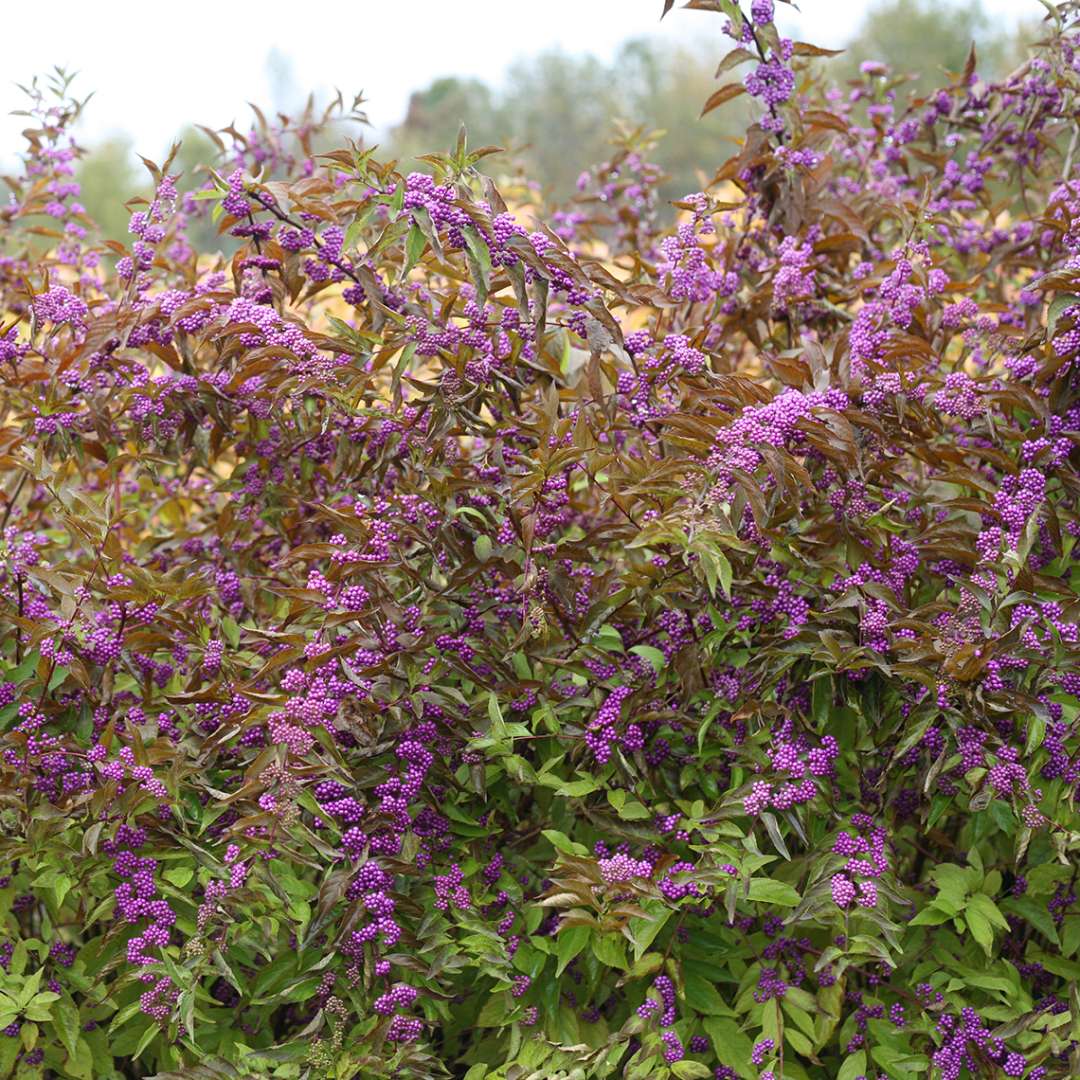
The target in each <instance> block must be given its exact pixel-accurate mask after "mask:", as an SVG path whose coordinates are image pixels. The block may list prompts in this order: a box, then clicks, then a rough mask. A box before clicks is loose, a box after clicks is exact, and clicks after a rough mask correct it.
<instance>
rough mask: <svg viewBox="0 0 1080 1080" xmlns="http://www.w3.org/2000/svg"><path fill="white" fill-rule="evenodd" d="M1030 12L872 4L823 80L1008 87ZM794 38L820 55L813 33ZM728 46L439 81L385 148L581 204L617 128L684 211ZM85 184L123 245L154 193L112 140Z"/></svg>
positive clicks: (720, 129)
mask: <svg viewBox="0 0 1080 1080" xmlns="http://www.w3.org/2000/svg"><path fill="white" fill-rule="evenodd" d="M1029 10H1030V13H1031V16H1032V17H1031V18H1030V20H1029V21H1028V22H1026V23H1023V24H1021V25H1020V26H1019V27H1018V26H1016V25H1002V24H1001V23H1000V22H998V23H995V22H994V21H993V20H991V19H990V18H989V17H988V16H987V15H986V13H985V11H984V10H983V8H982V7H981V4H980V2H979V0H966V2H964V3H959V2H953V3H946V2H942V0H878V2H877V3H876V4H874V5H873V6H872V7H871V8H870V9H869V10H868V12H867V14H866V17H865V18H864V20H863V22H862V24H861V26H860V28H859V29H858V31H857V32H856V34H855V36H854V37H853V38H852V39H851V41H850V42H849V43H848V45H847V47H846V51H845V53H844V54H843V55H842V56H840V57H837V58H835V59H834V60H830V61H828V62H827V63H828V66H827V69H826V73H827V76H828V78H829V79H830V80H834V81H837V82H842V81H843V80H845V79H847V78H850V77H851V76H852V75H853V74H854V72H855V71H856V70H857V68H858V65H859V63H861V62H862V61H864V60H880V61H884V62H885V63H887V64H889V65H890V67H892V68H893V70H894V71H895V72H898V73H907V74H910V75H911V76H912V82H911V85H912V88H913V89H914V90H915V91H918V90H920V89H923V88H925V87H926V86H929V85H931V84H933V83H935V82H937V81H938V80H939V79H940V76H941V73H942V71H945V70H947V71H952V72H956V71H959V70H961V69H962V68H963V66H964V62H965V60H966V59H967V56H968V51H969V49H970V47H971V45H972V43H974V44H975V46H976V49H977V53H978V58H979V64H978V70H979V73H980V74H981V75H982V76H984V77H996V76H1000V75H1003V74H1005V73H1007V72H1008V71H1009V70H1011V69H1012V68H1013V67H1014V66H1015V65H1016V64H1017V63H1019V62H1020V59H1021V58H1022V56H1023V52H1024V45H1025V42H1026V41H1027V40H1030V39H1032V38H1034V37H1036V36H1038V33H1039V16H1038V12H1039V7H1038V5H1037V4H1035V3H1034V0H1032V3H1031V4H1030V9H1029ZM703 25H704V24H703ZM795 35H796V36H797V37H802V38H806V39H809V40H811V41H812V40H813V38H814V35H813V28H812V25H811V26H810V27H806V26H803V27H802V28H801V30H795ZM730 46H731V42H730V40H729V39H727V38H725V37H723V36H722V35H721V34H719V33H718V32H717V31H713V30H712V28H711V27H710V28H709V31H708V33H707V34H703V36H702V39H701V40H700V41H698V42H695V43H694V44H693V45H692V46H686V45H684V46H670V45H667V44H664V43H660V42H657V41H655V40H650V39H647V38H643V39H639V40H632V41H628V42H627V43H626V44H625V45H623V46H622V48H621V49H620V50H619V52H618V53H617V54H616V56H615V57H614V59H613V60H612V61H611V62H610V63H604V62H601V61H599V60H597V59H596V58H595V57H591V56H588V55H568V54H566V53H562V52H557V51H552V52H545V53H541V54H539V55H537V56H534V57H530V58H528V59H526V60H522V61H519V62H518V63H517V64H515V65H514V66H513V67H511V68H510V70H509V71H508V73H507V75H506V78H505V80H504V81H503V83H502V85H500V86H492V85H489V84H488V83H485V82H483V81H481V80H479V79H475V78H460V77H456V76H450V77H442V78H436V79H435V80H434V81H433V82H431V83H430V84H429V85H428V86H427V87H425V88H423V89H420V90H417V91H416V92H415V93H414V94H413V95H412V98H411V100H410V102H409V106H408V110H407V112H406V115H405V117H404V118H403V119H402V121H401V122H400V123H399V124H398V125H397V126H396V127H394V128H393V129H391V130H390V132H388V133H387V136H386V137H385V138H384V139H382V140H381V141H382V145H383V148H384V150H386V151H387V152H388V153H389V154H391V155H393V156H395V157H397V158H399V159H400V161H401V162H402V166H403V167H404V168H406V169H411V168H415V167H422V165H420V163H418V162H416V161H415V160H413V159H415V157H416V156H417V155H418V154H423V153H430V152H432V151H435V150H441V149H448V148H450V147H451V146H452V145H453V143H454V141H455V139H456V137H457V133H458V129H459V127H460V125H461V124H462V123H463V122H464V123H465V124H466V126H467V128H468V132H469V143H470V145H472V146H481V145H485V144H495V145H498V146H501V147H504V148H505V153H504V154H503V155H501V161H500V164H499V165H496V161H498V160H499V159H494V158H489V159H487V161H488V166H489V167H492V166H493V165H495V167H500V166H501V168H502V169H503V170H505V171H507V172H510V171H520V172H522V173H523V175H525V176H528V177H530V178H532V179H534V180H537V181H539V182H540V184H541V186H542V187H543V188H544V189H545V191H546V192H547V193H549V194H551V195H553V196H555V197H563V196H566V195H568V194H570V193H571V192H572V191H573V189H574V184H575V181H576V179H577V176H578V174H579V171H580V170H581V169H582V168H583V167H585V166H587V165H589V164H592V163H594V162H597V161H601V160H603V159H604V158H606V157H607V156H609V154H610V150H611V147H610V143H609V139H610V137H611V134H612V128H613V122H614V121H616V120H621V121H624V122H626V123H627V124H629V125H631V126H634V127H636V126H644V127H646V128H647V129H649V130H657V131H661V132H663V136H662V138H661V139H660V142H659V145H658V146H657V149H656V151H655V153H654V155H653V156H654V159H655V160H656V161H657V162H658V163H659V164H660V165H661V166H662V167H663V168H664V170H665V172H666V173H667V174H668V176H669V179H668V181H667V182H666V184H665V186H664V188H663V189H662V193H663V194H664V195H665V196H666V197H668V198H673V199H677V198H680V197H681V196H682V195H684V194H686V193H687V192H690V191H696V190H699V189H700V188H701V187H702V186H703V185H704V183H705V182H707V180H708V179H709V178H710V177H711V175H712V169H713V168H714V167H715V166H717V165H719V164H720V163H721V162H722V161H723V160H725V158H727V157H728V156H729V154H730V153H731V151H732V146H731V144H730V141H729V140H730V139H731V137H732V136H733V135H734V134H735V133H736V132H737V131H741V130H743V124H742V121H741V119H740V117H739V116H738V110H739V107H740V105H741V101H740V100H737V101H736V102H734V103H732V104H731V105H729V106H727V107H725V108H724V109H719V110H716V111H715V112H712V113H710V114H709V115H707V116H705V117H704V118H700V119H699V117H698V113H699V110H700V108H701V105H702V103H703V102H704V101H705V99H706V98H708V96H709V94H710V93H712V91H713V90H714V89H715V88H716V86H717V84H716V82H715V79H714V74H715V69H716V63H717V60H718V59H719V58H720V57H721V56H722V55H723V54H724V53H726V52H727V50H728V48H729V47H730ZM270 69H271V72H272V73H273V74H275V76H276V84H277V85H278V88H279V93H276V94H275V97H276V98H281V97H284V96H288V95H289V94H290V93H292V92H294V91H295V89H296V88H295V87H293V86H292V85H291V84H292V76H291V72H290V71H289V70H288V65H287V61H284V60H283V59H282V57H281V56H280V55H277V54H275V55H273V56H272V57H271V58H270ZM732 77H735V78H737V77H738V75H737V74H735V75H729V76H728V78H732ZM181 138H182V140H183V146H182V150H181V153H180V159H179V160H180V165H181V167H182V168H185V169H186V170H187V171H188V176H189V178H190V177H191V170H192V169H193V168H194V164H195V162H197V161H200V160H201V161H207V160H211V159H212V156H213V148H212V145H211V144H210V142H209V140H208V139H207V138H206V136H205V135H204V134H202V132H200V131H198V130H197V129H192V130H190V131H188V132H184V133H182V134H181ZM703 166H704V167H705V171H703ZM140 174H141V176H140ZM79 178H80V180H81V182H82V184H83V201H84V203H85V204H86V206H87V208H88V210H89V211H90V212H91V214H92V215H93V216H95V217H96V218H97V220H99V221H101V222H102V223H103V224H104V225H105V227H106V229H107V231H108V233H109V235H112V236H115V237H120V236H122V235H123V234H124V233H125V232H126V228H127V221H128V214H127V211H126V210H125V209H124V207H123V205H122V204H121V202H120V201H119V200H118V198H117V193H118V192H131V191H133V190H135V189H136V188H138V187H140V186H144V187H145V186H146V185H145V183H144V181H145V178H146V173H145V172H144V171H143V169H142V166H141V164H140V163H139V161H138V158H137V156H136V155H135V154H134V153H133V151H132V147H131V145H130V143H128V142H125V141H124V140H119V139H118V140H113V141H110V142H107V143H104V144H102V145H100V146H98V147H97V148H95V150H94V151H93V152H92V153H91V154H90V155H88V157H87V158H86V159H85V160H84V162H83V164H82V168H81V173H80V177H79ZM226 246H227V245H226Z"/></svg>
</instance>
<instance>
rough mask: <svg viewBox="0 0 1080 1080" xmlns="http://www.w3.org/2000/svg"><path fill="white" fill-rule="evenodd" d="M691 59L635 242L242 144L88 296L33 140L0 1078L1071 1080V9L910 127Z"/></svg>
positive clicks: (730, 62)
mask: <svg viewBox="0 0 1080 1080" xmlns="http://www.w3.org/2000/svg"><path fill="white" fill-rule="evenodd" d="M658 6H659V5H658ZM664 6H665V8H669V7H671V6H672V3H671V0H667V3H666V4H665V5H664ZM688 6H690V7H693V8H699V9H701V8H704V9H710V10H714V11H716V12H717V13H718V15H719V17H720V18H721V19H726V20H727V29H728V33H729V34H730V35H731V37H732V38H733V39H734V47H733V50H732V51H731V52H730V53H729V54H728V55H727V56H726V57H725V58H724V59H723V61H722V63H721V65H720V68H721V71H720V74H719V76H718V77H719V79H720V80H721V88H720V89H718V90H717V92H716V94H714V95H713V97H712V98H711V99H710V100H709V102H707V103H706V109H707V110H711V109H712V108H717V107H720V106H721V105H722V104H723V103H724V102H726V101H727V100H729V99H731V98H734V97H736V96H738V95H740V94H744V93H747V94H749V95H750V96H751V97H753V98H756V99H757V103H758V105H759V109H758V116H759V119H758V121H757V122H755V123H754V124H753V126H751V127H750V128H749V130H748V131H747V132H746V135H745V138H744V140H743V141H742V142H741V144H740V145H739V147H738V152H737V154H736V155H735V157H734V158H733V159H732V160H730V161H728V162H727V163H726V164H723V165H722V166H721V167H720V168H719V170H718V171H717V172H716V176H715V180H714V181H713V182H712V184H711V185H710V186H709V187H708V188H707V190H705V191H704V192H699V193H696V194H693V195H688V196H687V198H686V199H685V200H684V201H682V202H681V203H679V204H678V205H677V206H675V207H670V206H667V205H663V204H661V203H660V201H659V200H658V199H657V198H656V197H655V194H654V191H655V186H656V184H657V182H658V179H659V177H658V172H657V170H656V169H655V168H653V167H652V166H651V165H650V164H649V162H648V157H647V153H648V146H647V145H643V144H639V143H636V142H635V141H634V140H633V139H630V140H627V141H626V143H625V145H623V146H621V147H619V148H618V150H617V152H616V153H615V154H614V156H613V157H612V158H611V160H610V161H608V162H606V163H604V164H602V165H599V166H597V167H595V168H592V169H590V170H589V171H587V172H585V173H583V174H582V178H581V181H580V184H579V188H580V194H579V197H578V198H577V199H576V200H575V201H574V202H573V203H572V204H571V205H570V206H568V207H564V208H562V209H561V210H558V211H556V210H550V211H549V210H546V209H544V208H542V207H540V206H538V205H535V204H534V203H530V202H527V201H523V200H522V199H520V198H519V199H515V198H511V197H510V196H511V194H512V193H511V192H510V191H509V190H507V191H505V192H504V194H505V196H506V197H507V198H508V199H509V202H510V206H511V208H509V209H508V206H507V203H506V202H504V195H501V194H500V192H499V190H498V189H497V186H496V184H495V183H493V181H492V180H491V179H489V178H487V177H485V176H483V175H482V173H481V172H480V170H481V169H482V168H483V167H484V160H485V156H486V154H485V151H484V150H478V151H475V152H474V151H473V150H471V149H470V148H469V147H468V145H467V144H466V142H465V140H464V138H463V139H462V140H460V141H459V144H458V146H457V148H456V149H455V150H454V151H453V152H452V153H450V154H448V155H444V156H433V157H431V158H429V159H428V160H427V164H428V167H429V169H430V172H429V173H418V172H413V173H408V174H407V175H406V174H405V170H402V171H398V169H397V167H396V166H395V164H393V163H390V164H386V163H382V162H381V161H380V160H379V158H378V155H377V153H373V152H371V151H369V150H367V149H365V148H363V147H362V146H359V145H350V146H347V147H345V148H343V149H342V150H340V151H339V152H336V153H332V154H328V155H324V156H320V157H318V158H316V159H312V158H311V157H310V156H309V146H310V143H309V140H310V138H311V137H312V135H313V132H314V130H315V129H316V128H317V127H318V124H319V123H320V118H318V117H315V116H312V115H307V116H305V117H303V118H301V119H300V120H298V121H291V120H288V119H286V118H280V119H279V120H277V121H274V122H270V121H266V120H263V119H262V118H261V117H260V118H259V123H257V124H256V125H255V127H254V128H253V129H252V130H251V131H250V132H249V133H241V132H238V131H236V130H233V129H226V130H225V131H223V132H219V133H217V134H216V135H215V137H216V138H217V139H218V141H219V143H220V147H221V157H220V160H218V161H217V162H215V163H212V164H213V165H214V168H213V171H212V172H211V173H209V174H204V175H203V176H199V177H194V178H178V177H176V176H175V175H173V174H172V173H170V165H169V163H166V164H165V165H164V166H162V167H160V168H158V167H156V166H154V167H152V168H151V171H152V172H153V174H154V180H155V184H156V194H155V196H154V198H153V200H152V201H151V202H149V203H145V204H141V205H138V204H136V205H133V206H132V214H131V235H132V239H131V242H130V246H129V247H127V248H121V247H120V246H119V245H108V244H102V243H101V242H99V241H98V240H97V239H96V234H95V232H94V229H93V226H92V223H90V222H89V221H88V220H86V218H85V215H84V214H83V213H82V211H81V208H80V207H79V205H78V190H77V185H75V184H74V183H73V182H72V180H71V176H72V172H73V168H74V163H75V161H76V159H77V157H78V154H79V150H78V148H77V147H76V146H75V144H74V143H73V142H72V140H71V137H70V134H69V131H70V125H71V122H72V121H73V120H74V118H75V116H76V115H77V112H78V106H77V105H76V104H75V103H73V102H72V101H71V100H70V99H69V97H68V88H67V85H66V82H65V81H64V80H62V79H61V80H60V81H59V82H57V83H56V85H55V86H51V87H50V86H45V87H35V88H32V94H31V130H29V131H28V132H27V139H28V146H27V150H26V153H25V156H24V159H23V160H24V166H25V167H24V171H23V174H22V175H21V176H20V177H18V178H17V179H14V180H13V181H12V189H13V195H12V198H11V202H10V204H9V205H8V206H7V207H6V208H5V209H4V210H3V211H2V226H0V244H2V247H0V380H2V383H0V386H2V390H0V491H2V501H0V516H2V526H0V527H2V529H3V537H2V544H3V546H2V547H0V723H2V729H3V734H2V736H0V777H2V781H0V799H2V806H0V854H2V860H3V865H2V866H0V873H2V875H3V876H2V881H0V884H2V888H0V918H2V920H3V934H4V938H3V942H2V944H0V963H2V965H3V974H2V975H0V1028H3V1034H2V1035H0V1074H2V1075H7V1074H8V1073H9V1072H14V1073H15V1074H16V1075H20V1076H25V1077H36V1076H64V1077H74V1078H77V1080H91V1078H93V1080H107V1078H113V1077H120V1076H125V1077H135V1076H143V1075H150V1074H156V1075H158V1076H178V1077H180V1076H182V1077H188V1078H193V1077H256V1076H274V1077H283V1078H291V1077H301V1076H311V1077H315V1076H323V1075H326V1076H334V1077H338V1078H342V1080H346V1078H353V1077H357V1078H360V1077H390V1076H398V1077H418V1078H419V1077H438V1076H457V1077H462V1076H467V1077H468V1078H469V1080H482V1078H488V1077H491V1078H500V1080H525V1078H526V1077H534V1078H537V1080H539V1078H548V1077H564V1078H567V1080H569V1078H571V1077H573V1078H585V1077H606V1076H612V1077H614V1076H625V1077H629V1078H645V1077H660V1078H662V1077H666V1076H674V1077H678V1078H681V1080H687V1078H695V1077H703V1078H704V1077H713V1076H715V1077H716V1078H717V1080H726V1078H732V1077H739V1078H748V1080H749V1078H758V1077H760V1078H762V1080H766V1078H779V1077H784V1078H788V1080H804V1078H815V1080H816V1078H821V1080H825V1078H836V1077H839V1078H841V1080H854V1078H857V1077H870V1078H873V1077H885V1076H888V1077H894V1078H896V1077H920V1076H922V1077H929V1076H934V1077H942V1078H946V1080H953V1078H956V1077H961V1076H972V1077H990V1076H995V1077H996V1076H1015V1077H1019V1076H1026V1077H1029V1078H1031V1080H1038V1078H1056V1077H1065V1076H1075V1075H1077V1073H1078V1072H1080V1049H1078V1046H1080V1043H1078V1041H1077V1040H1078V1039H1080V993H1078V989H1077V987H1078V982H1080V956H1078V953H1080V909H1078V908H1077V866H1078V861H1077V860H1078V851H1080V828H1078V826H1080V819H1078V816H1077V813H1076V810H1075V805H1074V802H1075V796H1076V793H1077V785H1078V783H1080V759H1078V751H1080V739H1078V737H1077V722H1078V704H1080V701H1078V699H1080V662H1078V661H1080V648H1078V616H1080V605H1078V603H1077V568H1076V558H1075V553H1076V552H1077V551H1078V550H1080V549H1078V547H1077V543H1078V538H1080V514H1078V499H1080V476H1078V474H1077V463H1078V460H1080V446H1078V444H1080V375H1078V367H1077V364H1078V360H1077V357H1078V356H1080V320H1078V316H1080V179H1073V176H1074V169H1075V163H1076V155H1077V141H1078V140H1077V135H1078V128H1077V126H1076V102H1077V90H1078V87H1080V52H1078V51H1077V44H1078V42H1077V35H1076V33H1074V31H1073V29H1072V26H1073V22H1074V7H1075V5H1073V4H1066V5H1061V6H1060V7H1059V8H1057V9H1055V10H1054V11H1053V12H1052V13H1051V14H1049V15H1048V17H1047V20H1046V24H1045V29H1046V37H1045V41H1044V42H1042V43H1041V44H1040V45H1039V46H1038V48H1037V51H1036V52H1035V53H1034V54H1033V55H1032V57H1031V58H1030V60H1029V61H1028V62H1027V63H1026V64H1024V66H1023V67H1021V68H1020V69H1019V70H1017V71H1016V72H1015V73H1014V74H1013V75H1011V76H1010V77H1009V78H1007V79H1006V80H1005V81H1003V82H1001V83H996V84H991V83H986V82H984V81H981V80H980V79H979V77H978V74H977V66H976V61H975V57H974V56H973V57H972V59H971V61H970V63H969V65H968V67H967V68H966V69H965V70H964V71H962V72H957V73H956V74H955V76H954V77H953V78H952V80H951V81H946V82H945V83H944V84H943V85H942V87H941V88H940V89H938V90H937V91H936V92H934V93H932V94H931V95H929V96H928V97H925V98H918V99H911V98H910V97H909V96H908V94H907V93H906V91H905V88H904V83H903V80H901V79H895V78H894V77H893V76H892V74H891V73H890V72H888V71H886V70H884V69H883V68H882V67H881V66H880V65H874V64H867V65H864V69H863V72H862V74H861V76H860V78H859V79H858V80H857V81H856V82H854V83H852V84H850V85H847V86H844V87H841V88H837V89H830V88H829V87H828V84H827V83H826V82H821V81H819V80H820V69H821V68H822V67H823V66H824V68H825V69H826V70H827V64H826V63H825V62H824V61H823V60H820V59H819V57H820V56H821V53H822V50H818V49H815V48H814V47H812V46H810V45H807V44H804V43H798V42H795V43H793V42H791V41H786V40H782V39H781V38H780V37H779V36H778V34H777V31H776V29H775V26H774V24H773V22H772V15H773V10H772V2H771V0H754V2H753V5H752V8H750V9H749V10H747V9H746V8H745V7H744V8H743V9H742V10H740V9H739V7H738V6H737V4H736V3H735V2H734V0H692V2H691V3H690V4H689V5H688ZM658 14H659V12H658ZM672 17H676V16H674V15H673V16H672ZM728 80H731V81H728ZM688 108H689V105H688ZM702 166H703V167H708V168H709V169H710V171H711V170H712V169H713V168H715V163H711V162H702ZM206 176H209V177H210V179H208V180H206V182H205V183H203V180H204V179H205V177H206ZM200 184H202V186H201V187H199V185H200ZM205 215H210V216H211V217H212V220H213V221H214V222H215V223H217V224H218V225H219V227H220V231H221V232H222V233H223V234H225V233H227V234H229V235H231V236H232V237H235V238H239V240H240V241H241V247H240V250H239V251H238V252H237V254H236V255H235V257H233V258H232V259H231V261H230V262H228V264H225V263H224V261H223V260H222V259H220V258H219V257H216V256H215V255H214V253H213V252H212V251H197V250H193V246H192V243H191V242H190V240H189V239H188V234H187V233H186V232H185V229H186V228H188V227H189V226H190V225H191V224H192V223H193V222H196V221H198V220H200V219H201V218H202V217H203V216H205Z"/></svg>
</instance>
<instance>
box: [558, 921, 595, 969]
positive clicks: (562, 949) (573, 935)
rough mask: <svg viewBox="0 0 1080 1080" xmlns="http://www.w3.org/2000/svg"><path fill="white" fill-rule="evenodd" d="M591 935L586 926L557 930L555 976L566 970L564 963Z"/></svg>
mask: <svg viewBox="0 0 1080 1080" xmlns="http://www.w3.org/2000/svg"><path fill="white" fill-rule="evenodd" d="M591 936H592V930H591V929H590V928H589V927H587V926H568V927H567V928H566V929H565V930H560V931H559V934H558V937H557V938H556V947H555V952H556V955H557V956H558V959H559V963H558V966H557V967H556V968H555V977H556V978H558V977H559V976H560V975H561V974H562V973H563V972H564V971H565V970H566V965H567V964H569V963H570V961H571V960H573V959H574V957H575V956H577V955H578V953H580V952H581V950H582V949H584V948H585V946H586V945H587V944H588V943H589V938H590V937H591Z"/></svg>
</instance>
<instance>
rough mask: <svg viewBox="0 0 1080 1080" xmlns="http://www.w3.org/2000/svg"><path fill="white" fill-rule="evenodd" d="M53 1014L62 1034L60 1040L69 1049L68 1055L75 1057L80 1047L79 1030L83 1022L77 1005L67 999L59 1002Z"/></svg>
mask: <svg viewBox="0 0 1080 1080" xmlns="http://www.w3.org/2000/svg"><path fill="white" fill-rule="evenodd" d="M53 1015H54V1018H55V1021H56V1029H57V1031H58V1032H59V1035H60V1041H61V1042H62V1043H63V1044H64V1049H65V1050H67V1052H68V1056H69V1057H72V1058H74V1057H75V1056H76V1051H77V1049H78V1043H79V1032H80V1031H81V1030H82V1023H81V1022H80V1020H79V1010H78V1009H77V1008H76V1007H75V1005H74V1003H73V1002H70V1001H68V1000H66V999H65V1000H64V1001H61V1002H59V1003H58V1004H57V1006H56V1008H55V1009H54V1010H53Z"/></svg>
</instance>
